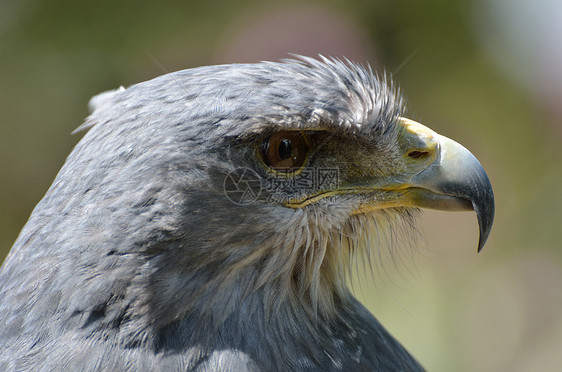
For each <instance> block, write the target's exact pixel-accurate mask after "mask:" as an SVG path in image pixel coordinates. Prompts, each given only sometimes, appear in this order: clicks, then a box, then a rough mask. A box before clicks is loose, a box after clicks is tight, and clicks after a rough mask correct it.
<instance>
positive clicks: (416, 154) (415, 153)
mask: <svg viewBox="0 0 562 372" xmlns="http://www.w3.org/2000/svg"><path fill="white" fill-rule="evenodd" d="M428 155H429V152H427V151H410V152H409V153H408V156H409V157H410V158H412V159H421V158H425V157H426V156H428Z"/></svg>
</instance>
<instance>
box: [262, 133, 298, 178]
mask: <svg viewBox="0 0 562 372" xmlns="http://www.w3.org/2000/svg"><path fill="white" fill-rule="evenodd" d="M308 152H309V148H308V143H307V140H306V138H305V136H304V134H303V133H302V132H299V131H282V132H277V133H274V134H273V135H271V136H270V137H269V138H267V139H266V140H265V141H263V142H262V143H261V146H260V155H261V158H262V160H263V162H264V163H265V165H267V166H268V167H269V168H271V169H273V170H275V171H277V172H284V173H288V172H291V171H295V170H298V169H300V168H302V166H303V165H304V163H305V161H306V159H307V155H308Z"/></svg>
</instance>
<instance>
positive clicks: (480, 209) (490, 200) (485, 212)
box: [473, 177, 495, 253]
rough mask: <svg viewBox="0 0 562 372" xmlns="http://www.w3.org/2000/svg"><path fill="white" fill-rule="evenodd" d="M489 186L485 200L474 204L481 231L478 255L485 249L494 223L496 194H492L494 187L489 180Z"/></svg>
mask: <svg viewBox="0 0 562 372" xmlns="http://www.w3.org/2000/svg"><path fill="white" fill-rule="evenodd" d="M486 179H487V177H486ZM488 185H489V187H488V188H487V191H488V192H487V193H486V194H487V195H486V196H485V197H484V198H483V200H480V201H479V203H478V204H476V203H474V204H473V205H474V207H475V208H474V210H475V212H476V215H477V217H478V228H479V230H480V236H479V238H478V253H480V252H481V251H482V249H483V248H484V244H486V241H487V240H488V237H489V236H490V232H491V231H492V224H493V223H494V213H495V204H494V194H493V192H492V186H491V185H490V181H489V180H488Z"/></svg>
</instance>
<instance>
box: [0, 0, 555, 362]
mask: <svg viewBox="0 0 562 372" xmlns="http://www.w3.org/2000/svg"><path fill="white" fill-rule="evenodd" d="M497 2H498V1H496V3H497ZM488 3H494V1H492V0H489V1H451V0H447V1H446V0H429V1H366V0H365V1H361V0H333V1H325V2H292V1H283V2H281V1H278V2H268V1H253V0H247V1H240V2H234V1H227V0H209V1H204V2H203V1H199V2H195V1H184V2H182V1H167V2H165V1H162V2H149V1H131V0H128V1H121V2H104V1H98V0H96V1H91V0H90V1H80V2H78V1H70V0H49V1H46V0H25V1H15V0H4V1H2V2H1V3H0V120H1V122H0V177H1V178H0V260H2V259H3V257H4V256H5V255H6V254H7V253H8V251H9V248H10V246H11V245H12V243H13V242H14V240H15V239H16V237H17V234H18V232H19V230H20V229H21V228H22V226H23V225H24V224H25V222H26V220H27V218H28V216H29V214H30V212H31V211H32V209H33V207H34V205H35V204H36V203H37V202H38V201H39V200H40V198H41V197H42V195H43V194H44V193H45V191H46V190H47V188H48V187H49V185H50V183H51V182H52V180H53V179H54V177H55V175H56V173H57V171H58V169H59V168H60V167H61V165H62V164H63V162H64V159H65V157H66V156H67V155H68V154H69V152H70V151H71V150H72V147H73V146H74V145H75V144H76V142H77V141H78V140H79V139H80V137H81V135H80V134H79V135H70V132H71V131H72V130H73V129H75V128H76V127H77V126H78V125H80V124H81V123H82V121H83V120H84V118H85V117H86V116H87V115H88V111H87V102H88V100H89V98H90V97H91V96H93V95H95V94H97V93H100V92H102V91H105V90H109V89H114V88H117V87H118V86H120V85H124V86H127V85H130V84H133V83H136V82H140V81H143V80H147V79H150V78H152V77H155V76H157V75H160V74H163V73H165V72H170V71H174V70H178V69H184V68H190V67H195V66H199V65H207V64H216V63H231V62H255V61H259V60H264V59H269V60H278V59H280V58H285V57H288V53H290V52H293V53H301V54H306V55H311V56H315V55H317V54H318V53H322V54H325V55H333V56H337V57H339V56H346V57H349V58H350V59H353V60H357V61H359V62H363V63H366V62H368V63H370V64H371V65H372V66H373V67H374V68H375V69H377V70H379V71H382V70H383V69H384V70H386V71H387V72H389V73H392V74H393V77H394V79H395V80H396V81H397V83H398V84H399V85H400V87H401V90H402V92H403V93H404V95H405V96H406V98H407V100H408V108H409V114H410V117H412V118H413V119H416V120H418V121H421V122H422V123H424V124H426V125H427V126H429V127H431V128H432V129H434V130H436V131H437V132H439V133H441V134H443V135H446V136H448V137H451V138H453V139H455V140H457V141H458V142H460V143H462V144H463V145H465V146H466V147H467V148H469V149H470V150H471V151H472V152H473V153H474V154H475V155H476V156H477V157H478V158H479V159H480V161H481V163H482V164H483V166H484V168H485V169H486V170H487V172H488V175H489V177H490V179H491V182H492V185H493V187H494V191H495V194H496V220H495V226H494V229H493V230H492V235H491V237H490V239H489V242H488V244H487V246H486V247H485V249H484V251H483V252H482V253H481V254H477V253H476V244H477V237H478V236H477V235H478V230H477V223H476V217H475V215H474V214H473V213H445V212H425V213H424V215H423V217H422V218H421V219H420V227H419V230H420V236H419V237H418V238H417V239H416V241H415V243H414V244H413V245H412V247H413V248H414V249H409V248H408V245H407V244H405V245H403V247H402V248H400V249H399V251H398V253H396V255H395V256H394V257H393V256H392V255H389V254H387V255H384V254H383V255H382V260H383V261H382V262H377V263H376V264H375V265H374V266H373V267H374V269H373V270H372V272H370V271H366V272H359V273H358V275H357V277H358V278H357V280H355V281H354V283H353V289H354V291H355V292H356V293H357V294H358V296H359V297H360V298H361V300H362V301H363V302H364V303H366V304H367V305H368V306H369V308H370V309H371V310H372V311H373V313H374V314H375V315H376V316H377V317H378V318H379V319H380V320H381V322H382V323H383V324H385V325H386V327H387V328H388V329H389V330H390V331H391V333H393V334H394V335H395V336H396V337H397V338H398V339H399V340H400V341H401V342H402V343H403V344H404V345H405V346H406V347H407V348H408V349H409V350H410V351H411V352H412V353H413V354H414V355H415V356H416V357H417V358H418V359H419V360H420V361H421V362H422V363H423V364H424V366H425V367H426V368H427V369H428V370H431V371H529V370H537V371H538V370H542V371H547V370H556V369H557V367H559V365H560V361H561V360H562V357H561V356H560V350H562V317H560V313H561V310H562V309H561V308H562V291H560V287H561V285H562V257H561V253H562V252H561V248H562V247H561V243H560V242H561V241H562V224H561V220H562V218H561V212H560V210H561V209H562V198H561V193H560V185H561V181H562V172H561V167H560V160H559V155H560V150H561V146H560V140H561V139H562V125H561V124H562V115H560V112H561V111H560V110H558V111H557V106H556V105H557V104H558V103H559V102H560V103H561V105H562V101H561V100H559V99H558V98H559V97H558V98H557V97H556V96H554V97H553V96H545V95H544V94H542V93H541V90H540V86H539V87H538V88H537V85H533V84H532V83H533V79H532V74H531V75H530V76H531V78H525V76H523V75H524V74H523V72H522V71H525V68H530V69H531V70H532V69H533V68H536V67H533V66H534V65H532V62H533V59H532V58H531V59H526V54H525V52H519V53H511V54H510V51H512V50H519V51H520V50H521V49H518V48H517V45H515V47H514V48H511V46H510V44H509V42H510V40H513V39H514V38H510V35H509V34H505V31H502V29H501V27H499V26H498V25H497V24H496V22H497V20H496V19H495V18H493V17H491V16H490V15H489V9H488V8H487V5H486V4H488ZM518 3H521V1H517V2H514V6H517V4H518ZM500 14H503V13H500ZM520 27H521V28H522V31H523V33H525V31H526V30H525V27H529V28H531V27H533V23H530V24H521V25H520ZM515 39H517V38H515ZM502 53H503V54H502ZM533 56H535V55H533ZM535 57H541V56H535ZM544 58H549V57H548V56H547V55H545V56H544ZM518 59H521V63H520V64H519V63H518V62H519V61H518ZM529 61H530V63H531V64H530V66H529V63H528V62H529ZM513 66H515V68H514V67H513ZM518 66H522V67H521V70H517V68H518ZM522 77H523V78H522ZM529 81H531V84H529ZM560 90H562V89H560ZM382 251H384V249H382Z"/></svg>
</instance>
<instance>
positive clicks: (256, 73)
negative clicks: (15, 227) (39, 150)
mask: <svg viewBox="0 0 562 372" xmlns="http://www.w3.org/2000/svg"><path fill="white" fill-rule="evenodd" d="M90 110H91V114H90V116H89V117H88V118H87V119H86V121H85V122H84V124H82V125H81V126H80V127H79V128H78V131H85V132H86V133H85V134H84V136H83V138H82V139H81V140H80V141H79V142H78V144H77V145H76V146H75V148H74V149H73V151H72V152H71V153H70V155H69V156H68V158H67V159H66V161H65V163H64V165H63V166H62V168H61V170H60V171H59V173H58V175H57V176H56V178H55V180H54V182H53V184H52V185H51V187H50V188H49V189H48V191H47V193H46V194H45V196H44V197H43V199H42V200H41V201H40V202H39V203H38V204H37V206H36V207H35V209H34V210H33V212H32V213H31V216H30V218H29V220H28V222H27V223H26V225H25V226H24V227H23V229H22V231H21V233H20V235H19V237H18V238H17V240H16V242H15V243H14V245H13V247H12V248H11V251H10V253H9V255H8V257H7V258H6V260H5V261H4V263H3V265H2V268H1V271H0V370H2V371H23V370H33V371H53V370H58V371H63V370H66V371H78V370H82V371H102V370H103V371H156V370H161V371H168V370H169V371H421V370H423V367H421V365H420V364H419V363H418V362H417V361H416V359H415V358H414V357H412V356H411V355H410V354H409V353H408V352H407V351H406V350H405V348H404V347H403V346H402V345H401V344H400V343H399V342H398V341H396V340H395V339H394V338H393V337H392V336H391V335H390V334H389V332H387V331H386V330H385V328H384V327H383V326H382V325H381V323H379V321H377V319H376V318H375V317H374V316H373V315H372V314H371V313H370V312H369V311H368V310H367V309H366V308H365V307H364V306H363V305H362V304H361V303H359V301H358V300H357V299H355V298H354V296H353V294H352V293H351V291H350V290H349V288H348V284H347V283H348V281H349V275H350V271H351V269H352V268H353V267H354V266H355V265H356V263H357V262H358V260H364V259H368V260H369V259H370V260H376V257H377V255H376V254H373V253H372V252H376V250H377V249H380V247H379V246H378V245H379V244H380V241H381V239H380V237H381V235H384V234H390V235H391V236H399V235H401V234H404V231H406V230H408V229H412V228H413V229H415V222H416V217H417V216H418V215H419V210H420V208H432V209H438V210H450V211H454V210H473V211H475V213H476V215H477V218H478V223H479V233H480V237H479V242H478V250H480V249H482V247H483V246H484V243H485V242H486V239H487V237H488V235H489V233H490V230H491V227H492V222H493V217H494V197H493V192H492V187H491V184H490V181H489V179H488V177H487V175H486V173H485V172H484V169H483V168H482V166H481V165H480V163H479V162H478V160H477V159H476V158H475V157H474V156H473V155H472V154H471V153H470V152H469V151H468V150H467V149H465V148H464V147H463V146H461V145H460V144H458V143H456V142H454V141H453V140H451V139H448V138H447V137H444V136H441V135H439V134H437V133H436V132H434V131H433V130H431V129H429V128H428V127H426V126H424V125H422V124H420V123H418V122H416V121H413V120H410V119H408V118H406V115H405V110H406V109H405V103H404V99H403V98H402V96H401V95H400V92H399V90H398V88H396V86H395V84H393V83H392V81H391V79H390V78H389V77H387V76H386V74H376V73H374V72H373V70H372V69H371V68H370V67H369V66H363V65H360V64H357V63H354V62H351V61H349V60H347V59H335V58H327V57H322V56H321V57H319V58H318V59H314V58H309V57H300V56H298V57H294V58H293V59H287V60H282V61H280V62H260V63H255V64H229V65H218V66H205V67H198V68H193V69H187V70H183V71H177V72H173V73H169V74H165V75H162V76H159V77H156V78H154V79H152V80H149V81H146V82H142V83H139V84H136V85H132V86H130V87H128V88H123V87H121V88H119V89H116V90H113V91H109V92H105V93H102V94H100V95H98V96H95V97H94V98H92V100H91V101H90ZM390 248H391V249H392V247H390Z"/></svg>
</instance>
